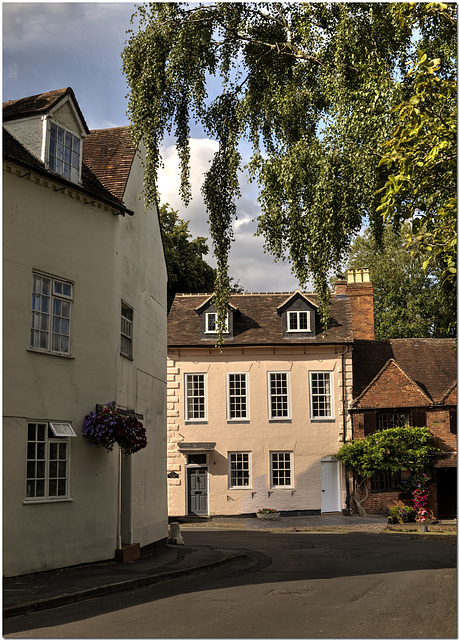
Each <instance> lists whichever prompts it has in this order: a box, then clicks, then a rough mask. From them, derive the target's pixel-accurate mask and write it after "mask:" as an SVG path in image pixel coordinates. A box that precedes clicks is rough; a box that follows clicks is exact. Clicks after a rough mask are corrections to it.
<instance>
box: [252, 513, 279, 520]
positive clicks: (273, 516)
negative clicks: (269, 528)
mask: <svg viewBox="0 0 459 640" xmlns="http://www.w3.org/2000/svg"><path fill="white" fill-rule="evenodd" d="M279 516H280V513H257V518H260V520H277V519H278V517H279Z"/></svg>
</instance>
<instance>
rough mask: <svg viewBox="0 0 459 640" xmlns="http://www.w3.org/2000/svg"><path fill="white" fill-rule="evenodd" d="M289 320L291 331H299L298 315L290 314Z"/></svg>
mask: <svg viewBox="0 0 459 640" xmlns="http://www.w3.org/2000/svg"><path fill="white" fill-rule="evenodd" d="M289 319H290V331H295V329H298V320H297V315H296V313H289Z"/></svg>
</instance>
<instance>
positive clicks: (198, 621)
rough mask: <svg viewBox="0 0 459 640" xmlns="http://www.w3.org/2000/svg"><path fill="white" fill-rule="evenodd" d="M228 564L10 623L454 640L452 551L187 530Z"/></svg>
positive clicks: (226, 634)
mask: <svg viewBox="0 0 459 640" xmlns="http://www.w3.org/2000/svg"><path fill="white" fill-rule="evenodd" d="M183 537H184V539H185V544H187V545H196V544H200V545H211V546H216V547H219V548H226V549H246V550H249V551H250V552H251V553H252V554H253V555H254V556H255V557H256V559H257V564H256V566H253V567H251V568H247V567H246V566H235V567H230V566H227V567H224V568H220V569H216V570H213V571H211V572H208V573H204V574H202V575H198V576H187V577H183V578H178V579H175V580H173V581H170V582H164V583H162V584H157V585H154V586H152V587H149V588H145V589H141V590H139V591H134V592H129V593H123V594H121V595H116V596H105V597H103V598H97V599H94V600H89V601H85V602H82V603H77V604H74V605H68V606H66V607H61V608H59V609H54V610H49V611H44V612H42V613H35V614H29V615H27V616H20V617H17V618H12V619H10V620H5V622H4V626H3V636H4V637H6V638H8V637H24V638H456V637H457V625H456V609H457V607H456V603H457V590H456V569H455V564H456V562H455V561H456V549H455V547H454V546H452V545H450V544H447V543H445V542H439V541H435V540H433V539H428V540H425V539H421V538H419V537H416V536H409V535H401V536H399V535H382V534H380V535H375V534H366V533H348V534H334V533H272V532H267V531H235V530H228V531H222V530H212V531H198V530H187V531H184V532H183Z"/></svg>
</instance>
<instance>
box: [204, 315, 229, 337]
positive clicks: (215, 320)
mask: <svg viewBox="0 0 459 640" xmlns="http://www.w3.org/2000/svg"><path fill="white" fill-rule="evenodd" d="M217 317H218V313H217V312H216V311H208V312H207V313H206V320H205V321H206V327H205V333H217ZM211 318H212V323H211ZM228 324H229V319H228V313H227V314H226V319H225V328H224V331H223V333H228ZM209 325H211V326H212V327H213V329H209Z"/></svg>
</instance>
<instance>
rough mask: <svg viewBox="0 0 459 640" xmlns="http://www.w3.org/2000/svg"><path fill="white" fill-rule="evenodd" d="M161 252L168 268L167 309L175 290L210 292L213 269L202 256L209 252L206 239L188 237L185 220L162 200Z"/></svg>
mask: <svg viewBox="0 0 459 640" xmlns="http://www.w3.org/2000/svg"><path fill="white" fill-rule="evenodd" d="M159 216H160V220H161V230H162V235H163V244H164V252H165V256H166V263H167V269H168V276H169V279H168V283H167V309H168V310H169V309H170V306H171V304H172V302H173V300H174V296H175V294H176V293H211V292H212V291H213V290H214V279H215V269H213V268H212V267H211V266H209V265H208V264H207V262H206V261H205V260H204V259H203V256H205V255H206V254H207V252H208V247H207V244H206V239H205V238H202V237H199V238H195V239H194V240H191V234H190V232H189V231H188V225H189V223H188V222H185V221H184V220H181V219H180V218H179V216H178V212H177V211H174V210H173V209H171V208H170V207H169V205H168V204H164V205H162V206H161V207H159Z"/></svg>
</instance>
